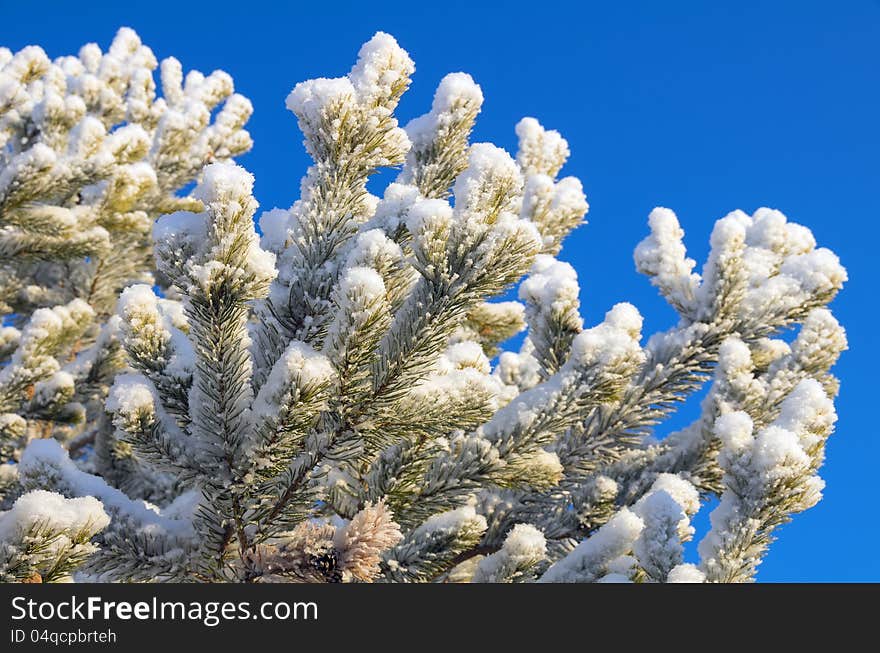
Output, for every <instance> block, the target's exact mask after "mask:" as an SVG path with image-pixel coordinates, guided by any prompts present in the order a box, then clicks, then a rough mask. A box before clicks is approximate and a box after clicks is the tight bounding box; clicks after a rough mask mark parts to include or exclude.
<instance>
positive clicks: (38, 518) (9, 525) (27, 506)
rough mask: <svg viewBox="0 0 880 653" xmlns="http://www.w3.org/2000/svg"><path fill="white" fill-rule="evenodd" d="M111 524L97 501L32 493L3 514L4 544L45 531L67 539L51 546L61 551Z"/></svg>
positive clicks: (0, 534) (0, 525)
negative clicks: (33, 530)
mask: <svg viewBox="0 0 880 653" xmlns="http://www.w3.org/2000/svg"><path fill="white" fill-rule="evenodd" d="M109 523H110V517H109V516H108V515H107V513H106V512H105V511H104V507H103V506H102V505H101V502H100V501H98V499H96V498H94V497H89V496H85V497H77V498H73V499H68V498H65V497H64V496H62V495H60V494H57V493H55V492H47V491H45V490H32V491H30V492H28V493H26V494H23V495H22V496H20V497H19V498H18V499H16V501H15V503H14V504H13V505H12V509H11V510H9V511H7V512H4V513H0V542H4V541H14V540H15V539H17V538H18V537H21V535H23V534H24V533H26V532H27V531H28V530H29V529H31V528H34V527H37V528H41V529H42V528H45V529H47V530H49V531H52V532H59V533H62V534H63V535H64V537H61V538H60V540H56V541H54V542H52V543H51V545H50V546H51V547H52V549H53V550H59V551H60V550H61V549H63V548H66V547H67V546H68V545H69V544H70V539H69V538H71V537H73V536H74V535H76V534H78V533H80V532H82V531H87V532H89V533H93V534H94V533H97V532H99V531H101V530H103V529H105V528H106V527H107V525H108V524H109Z"/></svg>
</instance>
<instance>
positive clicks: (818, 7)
mask: <svg viewBox="0 0 880 653" xmlns="http://www.w3.org/2000/svg"><path fill="white" fill-rule="evenodd" d="M2 4H3V5H4V6H3V8H2V15H3V20H2V22H0V45H5V46H7V47H11V48H12V49H13V50H15V49H18V48H20V47H22V46H24V45H27V44H30V43H36V44H39V45H42V46H43V47H44V48H45V49H46V50H47V51H48V52H49V54H50V55H51V56H57V55H61V54H72V53H74V52H76V50H77V49H78V48H79V46H80V45H81V44H82V43H85V42H88V41H96V42H98V43H99V44H100V45H101V46H103V47H106V45H107V44H108V43H109V41H110V40H111V38H112V36H113V34H114V32H115V31H116V29H117V28H118V27H119V26H121V25H127V26H130V27H133V28H134V29H135V30H137V31H138V33H139V34H140V35H141V37H142V38H143V40H144V41H145V42H146V43H147V44H148V45H150V46H151V47H152V48H153V49H154V51H155V52H156V54H157V56H159V57H160V58H162V57H165V56H169V55H174V56H176V57H177V58H178V59H180V60H181V61H182V62H183V64H184V67H185V68H187V69H189V68H197V69H200V70H202V71H205V72H208V71H210V70H213V69H214V68H222V69H224V70H226V71H227V72H229V73H231V74H232V75H233V77H234V79H235V81H236V86H237V89H238V90H239V91H240V92H242V93H244V94H245V95H247V96H248V97H249V98H251V100H252V101H253V103H254V107H255V114H254V117H253V118H252V119H251V122H250V125H249V129H250V131H251V133H252V134H253V137H254V140H255V143H256V144H255V147H254V149H253V151H252V152H251V153H249V154H248V155H247V156H245V157H243V158H242V159H241V163H242V164H243V165H245V166H246V167H247V168H248V169H249V170H251V171H252V172H253V173H254V174H255V175H256V195H257V199H258V200H259V201H260V203H261V205H262V206H263V208H266V209H269V208H272V207H273V206H283V207H287V206H289V205H290V204H291V203H292V202H293V200H294V199H296V195H297V192H298V181H299V178H300V176H301V175H302V173H303V171H304V169H305V166H306V165H307V159H306V156H305V153H304V152H303V148H302V146H301V136H300V134H299V132H298V131H297V128H296V123H295V120H294V118H293V116H292V115H291V114H290V113H288V112H287V111H286V110H285V109H284V98H285V96H286V95H287V93H288V92H289V90H290V89H291V88H292V87H293V85H294V83H296V82H297V81H300V80H303V79H307V78H310V77H316V76H337V75H341V74H344V73H345V72H347V70H348V69H349V67H350V66H351V64H352V63H353V61H354V57H355V55H356V53H357V50H358V47H359V45H360V44H361V43H362V42H363V41H365V40H366V39H368V38H369V37H370V36H371V35H372V34H373V33H374V32H375V31H377V30H380V29H381V30H384V31H387V32H390V33H391V34H393V35H394V36H395V37H396V38H397V39H398V40H399V42H400V43H401V45H402V46H403V47H404V48H406V49H407V50H408V51H409V52H410V54H411V55H412V57H413V59H414V60H415V62H416V75H415V80H414V83H413V86H412V88H411V90H410V91H409V93H408V94H407V95H406V97H405V98H404V100H403V102H402V103H401V107H400V111H399V115H400V116H401V118H402V119H403V121H405V120H406V119H408V118H410V117H413V116H415V115H418V114H420V113H422V112H424V111H425V110H426V109H427V108H428V106H429V105H430V99H431V96H432V94H433V91H434V88H435V86H436V84H437V82H438V81H439V80H440V78H441V77H442V76H443V75H444V74H445V73H447V72H451V71H458V70H463V71H466V72H469V73H470V74H471V75H473V77H474V78H475V79H476V80H477V82H478V83H479V84H480V85H481V86H482V88H483V92H484V95H485V96H486V102H485V105H484V110H483V113H482V115H481V117H480V119H479V122H478V126H477V128H476V130H475V139H476V140H489V141H493V142H495V143H497V144H499V145H501V146H503V147H505V148H507V149H508V150H509V151H513V150H514V149H515V144H516V140H515V136H514V133H513V126H514V125H515V123H516V122H517V120H519V118H520V117H522V116H524V115H532V116H535V117H537V118H539V119H540V120H541V121H542V122H543V123H544V124H545V125H546V126H548V127H552V128H556V129H559V130H560V131H562V133H563V134H564V135H565V136H566V137H567V138H568V140H569V143H570V145H571V150H572V157H571V160H570V162H569V164H568V166H567V167H566V169H565V170H564V172H565V173H567V174H572V175H576V176H578V177H580V178H581V179H582V181H583V183H584V187H585V190H586V192H587V195H588V199H589V202H590V205H591V209H590V213H589V216H588V219H589V225H587V226H585V227H582V228H581V229H579V230H578V231H577V232H576V233H575V235H573V236H572V237H571V238H569V240H568V241H567V242H566V247H565V249H564V251H563V258H565V259H566V260H568V261H569V262H571V263H572V264H573V265H574V266H575V268H576V269H577V270H578V273H579V275H580V280H581V286H582V304H583V307H584V311H585V313H586V317H587V321H588V322H593V321H598V320H600V319H601V317H602V315H603V314H604V312H605V310H607V308H609V307H610V306H611V305H612V304H614V303H615V302H618V301H624V300H626V301H631V302H633V303H635V304H636V305H637V306H638V307H639V309H640V310H641V311H642V313H643V314H644V315H645V317H646V331H647V332H652V331H655V330H659V329H664V328H667V327H668V326H670V325H671V324H672V322H673V320H674V316H673V314H672V312H671V311H670V310H669V309H668V308H667V307H666V306H665V304H664V303H663V301H662V300H661V299H660V298H659V297H658V296H657V295H656V293H655V292H654V291H653V289H652V288H651V287H650V285H649V284H648V282H647V281H646V280H645V279H644V278H642V277H640V276H639V275H637V274H636V273H635V271H634V269H633V264H632V249H633V247H634V246H635V245H636V243H637V242H638V241H639V240H640V239H641V238H642V237H643V236H644V235H645V233H646V227H645V221H646V218H647V215H648V212H649V211H650V210H651V208H652V207H654V206H657V205H663V206H667V207H670V208H672V209H674V210H675V211H676V212H677V214H678V216H679V219H680V220H681V223H682V225H683V227H684V228H685V230H686V231H687V243H688V246H689V249H690V253H691V255H692V256H693V257H694V258H696V259H697V260H698V261H702V260H703V258H704V257H705V254H706V251H707V242H708V236H709V232H710V230H711V227H712V224H713V222H714V221H715V220H716V219H717V218H719V217H722V216H723V215H725V214H726V213H727V212H729V211H730V210H732V209H735V208H741V209H743V210H745V211H748V212H751V211H753V210H754V209H756V208H758V207H760V206H771V207H774V208H777V209H780V210H782V211H783V212H784V213H786V214H787V215H788V216H789V218H790V219H791V220H794V221H796V222H800V223H802V224H805V225H807V226H809V227H810V228H812V229H813V232H814V234H815V235H816V237H817V240H818V241H819V243H820V244H821V245H824V246H827V247H830V248H831V249H833V250H834V251H835V252H837V253H838V254H839V255H840V257H841V259H842V260H843V263H844V264H845V265H846V266H847V268H848V270H849V274H850V279H851V280H850V282H849V284H848V285H847V286H846V288H845V289H844V292H843V293H842V294H841V295H840V297H839V298H838V299H837V300H836V301H835V303H834V310H835V313H836V314H837V316H838V318H839V319H840V320H841V322H843V324H844V325H845V326H846V327H847V329H848V332H849V339H850V351H849V352H847V353H846V354H845V356H844V358H843V359H842V360H841V362H840V364H839V366H838V368H837V373H838V375H839V376H840V377H841V379H842V393H841V396H840V398H839V400H838V403H837V406H838V411H839V413H840V421H839V424H838V430H837V433H836V434H835V435H834V437H833V439H832V441H831V442H830V444H829V448H828V462H827V464H826V467H825V468H824V471H823V476H824V478H825V479H826V481H827V483H828V488H827V491H826V496H825V499H824V500H823V501H822V503H820V504H819V506H817V507H816V508H814V509H812V510H810V511H809V512H807V513H805V514H803V515H800V516H798V517H797V518H796V520H795V521H794V522H793V523H792V524H790V525H788V526H786V527H784V528H783V529H782V531H781V532H780V540H779V541H778V542H777V543H776V544H775V545H774V546H773V547H772V549H771V553H770V555H769V556H768V557H767V559H766V561H765V563H764V564H763V565H762V567H761V570H760V573H759V580H763V581H800V580H813V581H857V580H863V581H865V580H871V581H880V560H878V558H877V556H876V554H875V553H874V552H875V551H876V550H877V540H878V538H880V526H878V521H880V520H878V517H880V515H878V510H877V508H876V505H877V503H876V499H875V497H873V496H872V494H874V493H875V492H876V487H877V484H876V481H875V478H876V476H877V472H878V463H880V440H878V438H877V435H876V431H877V427H876V423H877V418H876V415H875V414H874V412H873V408H872V406H873V402H874V401H876V400H877V398H876V396H875V394H874V393H875V392H877V390H876V385H877V378H878V376H877V363H878V356H877V347H878V343H877V329H876V326H875V323H876V321H877V319H878V310H877V301H876V298H877V291H876V284H877V281H878V275H877V268H876V263H875V261H876V259H877V248H878V243H880V226H878V217H880V192H878V191H880V184H878V182H880V159H878V157H880V154H878V153H880V72H878V71H880V2H878V1H877V0H874V1H870V0H861V1H857V0H852V1H843V0H842V1H840V2H833V3H832V2H813V1H806V0H801V1H799V2H784V1H777V2H772V3H770V2H765V3H762V2H753V1H748V0H739V1H730V0H728V1H725V2H712V3H708V2H685V1H677V2H666V3H659V2H633V1H626V2H615V3H612V2H601V3H599V2H589V1H584V2H571V3H552V2H534V1H532V2H523V3H518V2H512V1H511V2H506V3H500V2H498V3H480V2H476V1H473V0H471V1H470V2H459V1H458V0H451V1H450V0H445V1H443V2H428V1H421V2H417V1H414V0H410V1H409V2H406V3H401V2H396V1H391V0H386V1H384V2H381V3H378V2H377V3H368V2H361V3H348V2H339V1H336V2H323V3H322V2H309V3H302V6H300V3H285V4H284V6H281V3H280V2H263V1H260V0H249V1H248V2H240V1H238V2H234V3H227V2H223V1H222V0H218V1H215V2H180V1H178V2H166V1H164V0H157V1H153V2H144V3H140V2H127V3H124V5H123V3H119V2H100V1H92V2H77V3H69V2H42V3H40V5H39V11H38V12H37V11H35V9H34V5H33V4H32V3H21V2H20V3H10V2H3V3H2ZM687 408H688V410H690V411H692V410H693V406H688V407H687ZM686 412H687V411H686ZM684 417H687V415H685V416H684ZM682 419H684V418H682ZM680 421H681V420H677V422H676V423H679V422H680ZM703 523H704V520H703Z"/></svg>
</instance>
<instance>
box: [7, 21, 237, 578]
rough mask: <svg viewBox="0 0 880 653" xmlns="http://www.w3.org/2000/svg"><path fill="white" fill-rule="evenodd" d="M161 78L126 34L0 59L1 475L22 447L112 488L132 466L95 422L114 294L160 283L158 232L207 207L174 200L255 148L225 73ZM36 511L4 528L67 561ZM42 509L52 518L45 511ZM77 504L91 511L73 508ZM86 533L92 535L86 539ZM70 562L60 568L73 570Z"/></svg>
mask: <svg viewBox="0 0 880 653" xmlns="http://www.w3.org/2000/svg"><path fill="white" fill-rule="evenodd" d="M157 65H158V63H157V61H156V58H155V56H154V55H153V53H152V51H151V50H150V49H149V48H148V47H146V46H144V45H143V44H142V43H141V41H140V39H139V38H138V36H137V35H136V34H135V33H134V32H133V31H132V30H130V29H121V30H120V31H119V33H118V34H117V35H116V38H115V39H114V40H113V43H112V44H111V45H110V48H109V49H108V50H107V52H102V51H101V49H100V48H99V47H98V46H97V45H95V44H93V43H92V44H88V45H86V46H84V47H83V48H82V49H81V50H80V51H79V54H78V56H76V57H71V56H67V57H60V58H58V59H55V60H54V61H53V60H50V59H49V57H48V56H47V55H46V53H45V52H44V51H43V50H42V49H40V48H38V47H34V46H31V47H26V48H24V49H22V50H21V51H19V52H16V53H14V54H13V53H12V52H10V51H9V50H8V49H5V48H0V312H2V314H3V324H2V331H0V365H2V368H0V460H2V462H13V461H17V460H18V459H19V457H20V452H21V448H22V447H23V446H24V445H26V444H27V442H28V441H29V440H31V439H34V438H38V439H42V438H55V439H57V440H59V441H61V442H64V443H65V444H66V445H67V446H68V447H69V448H70V450H71V453H73V454H74V455H75V454H76V453H77V452H78V451H80V450H81V449H82V447H84V446H85V445H90V444H94V452H93V453H94V455H93V456H92V457H91V459H90V461H89V462H88V466H89V468H90V469H92V470H93V471H99V472H106V473H108V474H110V475H111V476H112V474H113V473H114V471H115V470H116V469H117V468H119V467H121V466H125V465H130V464H134V463H128V462H125V461H127V460H130V459H131V455H130V453H129V452H126V451H125V449H124V448H120V447H118V446H117V445H116V444H115V441H113V442H112V443H111V442H110V441H108V440H107V438H106V435H107V433H108V432H110V433H112V427H110V423H109V421H108V420H105V419H104V418H103V415H104V410H103V401H104V399H105V397H106V395H107V390H108V388H109V385H110V384H111V383H112V379H113V377H114V375H115V374H116V373H117V372H119V371H120V370H122V369H124V367H125V359H124V354H123V352H122V349H121V346H120V344H119V339H118V330H119V319H118V318H116V317H114V313H115V309H116V300H117V297H118V295H119V293H120V291H121V290H122V289H123V288H124V287H125V286H127V285H129V284H131V283H133V282H147V283H150V282H152V281H154V280H155V281H161V279H154V274H153V270H154V268H155V265H154V264H153V256H152V242H151V230H152V226H153V223H154V221H155V220H156V218H157V217H158V216H160V215H162V214H166V213H170V212H173V211H176V210H180V209H194V210H195V209H199V208H200V207H201V205H200V204H199V203H198V201H197V200H195V199H194V198H192V197H189V196H183V195H181V194H180V191H181V189H183V188H184V187H185V186H187V185H188V184H190V183H191V182H193V181H194V180H195V179H196V178H197V177H198V176H199V174H200V173H201V170H202V168H203V167H204V165H205V164H207V163H211V162H215V161H227V160H229V159H230V158H231V157H233V156H235V155H237V154H240V153H242V152H245V151H247V150H248V149H249V148H250V145H251V141H250V137H249V135H248V134H247V132H246V131H244V130H243V129H242V127H243V125H244V123H245V122H246V121H247V119H248V117H249V116H250V114H251V105H250V102H249V101H248V100H247V99H245V98H244V97H243V96H241V95H235V94H233V86H232V80H231V78H230V77H229V75H227V74H226V73H223V72H222V71H216V72H214V73H212V74H211V75H209V76H207V77H206V76H204V75H202V74H201V73H199V72H197V71H192V72H190V73H188V74H187V76H186V79H185V81H184V78H183V73H182V68H181V65H180V63H179V62H178V61H177V60H175V59H166V60H165V61H163V62H162V64H161V87H162V97H161V98H158V97H157V96H156V83H155V81H154V78H153V71H154V70H155V69H156V68H157ZM212 112H213V114H212ZM111 444H112V446H110V445H111ZM116 459H118V460H116ZM16 471H17V469H16V468H15V467H14V466H10V465H3V466H2V467H0V499H2V502H3V503H4V504H5V507H10V505H11V504H12V502H13V501H14V500H15V499H16V497H17V496H18V494H19V493H20V487H19V485H18V483H17V482H16V476H17V474H16ZM38 496H42V495H38ZM58 498H59V499H60V498H61V497H58ZM40 501H43V500H42V499H41V500H40ZM45 501H49V500H48V499H46V500H45ZM45 501H44V502H45ZM36 503H38V501H36V500H34V499H30V500H28V501H25V502H19V503H16V504H15V507H14V508H12V512H11V513H9V514H7V515H4V517H3V519H5V520H6V522H7V532H10V533H11V532H13V531H15V528H13V524H14V523H19V522H20V523H21V524H29V526H28V528H31V526H33V524H37V526H38V528H37V531H39V532H41V533H44V532H47V533H49V535H50V537H48V538H43V539H44V540H45V541H46V546H48V547H49V548H48V549H47V550H48V551H56V550H57V551H61V548H59V547H58V546H56V545H50V544H49V542H50V540H51V538H56V539H57V538H59V537H62V536H64V533H65V532H66V531H64V530H63V529H62V530H56V529H53V528H52V524H53V523H54V522H53V521H51V520H49V521H48V522H46V523H43V521H40V522H39V523H37V522H34V520H32V519H30V520H29V518H28V517H27V515H26V511H27V508H26V507H28V506H34V505H36ZM92 503H95V502H92ZM49 505H52V504H49V503H47V504H46V506H47V507H46V509H45V510H44V512H45V513H46V514H49V513H50V512H52V511H53V510H54V508H53V509H51V510H50V509H49V507H48V506H49ZM75 505H79V506H89V505H92V504H90V503H88V502H84V501H80V502H78V503H76V504H70V506H69V507H68V508H67V510H73V507H71V506H75ZM59 510H61V508H59ZM79 510H80V511H82V510H83V508H82V507H81V508H80V509H79ZM16 515H24V517H23V519H25V521H23V522H22V521H21V519H18V518H17V517H16ZM16 520H17V521H16ZM102 520H103V521H102ZM62 521H64V520H62ZM80 521H82V520H80ZM86 522H88V523H91V524H94V525H99V526H100V527H101V528H103V526H104V525H106V515H104V513H103V511H102V510H101V509H100V505H98V509H97V512H96V514H95V515H93V516H92V518H91V519H87V520H85V521H82V523H80V522H77V521H74V522H72V523H75V524H78V526H77V527H78V528H79V527H81V526H83V525H84V524H85V523H86ZM65 528H67V527H65ZM47 529H48V530H47ZM19 531H21V529H19ZM23 532H24V531H22V532H21V533H19V535H20V536H21V535H22V533H23ZM84 532H86V531H84ZM92 535H93V532H92V531H90V530H89V531H87V537H86V540H88V539H89V538H90V537H91V536H92ZM17 537H18V536H17ZM28 537H29V538H31V539H33V541H34V542H35V543H37V542H38V540H40V538H38V537H36V536H32V535H28ZM35 546H36V545H35V544H29V545H28V547H30V549H34V550H36V549H35V548H34V547H35ZM8 547H12V548H9V551H7V553H5V554H2V555H0V566H2V565H5V566H6V569H7V570H12V569H15V570H16V571H14V575H16V576H20V575H21V573H23V572H22V571H21V570H23V569H30V568H31V566H29V565H28V564H24V563H21V562H20V559H22V558H21V555H24V554H23V553H21V551H23V549H22V547H21V546H20V545H15V546H14V547H13V545H11V544H10V545H8ZM8 547H7V548H8ZM30 549H29V550H30ZM83 550H84V549H83ZM57 551H56V552H57ZM27 555H28V556H31V557H33V556H32V554H27ZM33 555H36V554H33ZM40 555H42V556H43V557H45V555H46V554H40ZM10 556H11V557H10ZM65 556H66V557H65V558H64V559H65V560H68V562H65V563H64V566H65V567H69V566H70V564H69V560H72V559H74V558H71V556H70V555H68V554H65ZM77 556H78V558H80V559H81V558H82V555H81V552H80V553H77ZM26 557H27V556H26ZM38 558H39V556H37V558H34V560H36V559H38ZM28 559H30V558H28ZM40 559H42V558H40ZM47 559H48V558H47ZM59 560H61V558H59ZM13 561H16V562H14V563H13ZM40 565H42V566H40ZM40 565H38V566H40V568H44V567H45V565H43V563H40ZM61 568H62V567H59V569H61ZM31 571H33V570H31ZM6 573H13V572H12V571H8V572H6ZM55 575H57V574H56V573H54V572H53V573H52V574H50V576H49V577H50V578H51V577H55Z"/></svg>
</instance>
